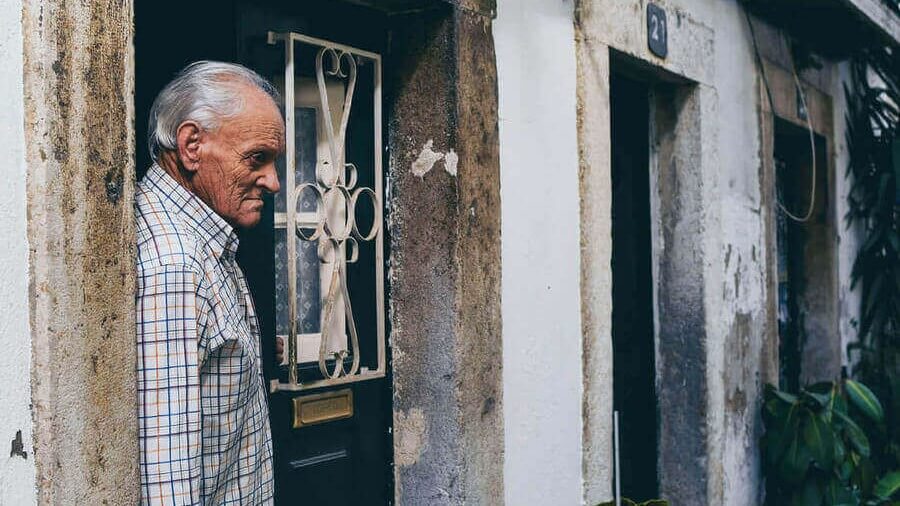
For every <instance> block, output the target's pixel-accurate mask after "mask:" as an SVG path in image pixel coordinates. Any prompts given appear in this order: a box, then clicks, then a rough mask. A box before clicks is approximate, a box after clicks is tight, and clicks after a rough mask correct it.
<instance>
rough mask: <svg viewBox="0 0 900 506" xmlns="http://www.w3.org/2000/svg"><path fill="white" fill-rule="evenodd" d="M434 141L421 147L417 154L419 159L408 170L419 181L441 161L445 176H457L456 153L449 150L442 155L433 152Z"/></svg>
mask: <svg viewBox="0 0 900 506" xmlns="http://www.w3.org/2000/svg"><path fill="white" fill-rule="evenodd" d="M433 148H434V140H433V139H428V142H426V143H425V145H424V146H422V151H420V152H419V157H418V158H416V159H415V160H414V161H413V163H412V166H411V168H410V170H411V171H412V173H413V175H414V176H416V177H418V178H419V179H424V178H425V174H427V173H429V172H430V171H431V169H433V168H434V165H435V164H436V163H437V162H439V161H441V160H443V161H444V170H445V171H447V174H450V175H451V176H456V174H457V165H458V164H459V155H457V154H456V151H454V150H453V149H451V150H450V151H448V152H446V153H442V152H440V151H435V150H434V149H433Z"/></svg>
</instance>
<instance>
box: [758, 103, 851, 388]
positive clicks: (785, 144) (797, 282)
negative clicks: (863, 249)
mask: <svg viewBox="0 0 900 506" xmlns="http://www.w3.org/2000/svg"><path fill="white" fill-rule="evenodd" d="M813 139H814V140H811V139H810V133H809V130H808V129H806V128H803V127H800V126H798V125H795V124H793V123H790V122H788V121H786V120H783V119H780V118H776V119H775V144H774V156H775V181H776V195H777V199H778V203H777V208H776V210H775V218H776V240H777V249H776V252H777V274H778V338H779V340H778V357H779V385H780V387H781V388H783V389H786V390H788V391H791V392H796V391H798V389H799V388H800V387H801V386H803V385H804V384H805V383H809V382H811V381H816V380H823V379H835V378H834V376H835V372H836V367H833V366H830V364H831V363H832V362H834V358H833V357H828V355H829V354H828V351H829V350H831V349H832V348H834V343H839V342H840V339H839V338H838V336H837V335H836V331H835V330H834V329H836V328H837V323H836V316H835V314H834V309H833V307H834V290H835V288H834V283H835V281H834V276H835V274H834V273H835V266H834V265H833V263H834V248H835V245H834V243H833V241H834V234H833V233H832V229H831V225H830V220H829V214H828V209H829V206H828V202H829V201H830V198H831V197H830V195H829V192H828V177H829V170H828V167H829V163H828V150H827V145H826V141H825V139H824V138H823V137H822V136H820V135H813ZM813 146H815V147H813ZM813 149H815V170H813V151H812V150H813ZM813 185H815V191H813ZM819 354H822V355H824V359H823V357H822V356H818V355H819ZM838 354H839V350H838ZM829 358H831V360H829ZM838 358H839V355H838Z"/></svg>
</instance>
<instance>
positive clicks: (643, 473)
mask: <svg viewBox="0 0 900 506" xmlns="http://www.w3.org/2000/svg"><path fill="white" fill-rule="evenodd" d="M610 110H611V111H610V113H611V136H612V144H611V145H612V186H613V192H612V239H613V252H612V270H613V283H612V290H613V309H612V338H613V406H614V409H615V410H616V411H618V412H619V447H620V459H619V462H620V466H621V467H620V478H621V486H622V494H623V496H624V497H628V498H631V499H634V500H638V501H641V500H646V499H651V498H655V497H656V496H657V494H658V489H659V483H658V478H657V427H658V424H657V401H656V386H655V381H656V374H655V367H656V366H655V363H656V361H655V347H654V327H653V290H652V283H653V275H652V264H651V262H652V249H651V242H650V237H651V236H650V172H649V170H650V130H649V128H650V126H649V125H650V110H649V90H648V87H647V85H646V84H644V83H643V82H640V81H637V80H634V79H631V78H629V77H626V76H623V75H618V74H613V75H612V77H611V83H610Z"/></svg>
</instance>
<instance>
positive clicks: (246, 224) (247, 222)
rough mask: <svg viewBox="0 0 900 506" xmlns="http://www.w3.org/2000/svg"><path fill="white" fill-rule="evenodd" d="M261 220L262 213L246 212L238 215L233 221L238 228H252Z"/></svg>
mask: <svg viewBox="0 0 900 506" xmlns="http://www.w3.org/2000/svg"><path fill="white" fill-rule="evenodd" d="M261 220H262V213H261V212H258V213H247V214H244V215H242V216H240V217H239V218H238V219H237V220H236V221H235V223H234V224H235V226H237V227H238V228H253V227H255V226H257V225H259V222H260V221H261Z"/></svg>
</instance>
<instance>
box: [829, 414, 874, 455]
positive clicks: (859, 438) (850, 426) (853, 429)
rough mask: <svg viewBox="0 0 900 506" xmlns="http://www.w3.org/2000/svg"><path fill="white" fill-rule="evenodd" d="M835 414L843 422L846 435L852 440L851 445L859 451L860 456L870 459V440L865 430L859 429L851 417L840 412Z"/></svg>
mask: <svg viewBox="0 0 900 506" xmlns="http://www.w3.org/2000/svg"><path fill="white" fill-rule="evenodd" d="M834 413H835V414H836V415H837V416H838V418H840V419H841V422H843V424H844V433H845V434H846V435H847V438H848V439H849V440H850V445H851V446H852V447H853V448H856V451H858V452H859V454H860V455H862V456H864V457H868V456H869V455H870V454H871V449H870V446H869V438H868V437H866V433H865V432H863V430H862V429H860V428H859V425H856V422H854V421H853V420H851V419H850V417H849V416H847V415H845V414H843V413H841V412H840V411H835V412H834Z"/></svg>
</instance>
